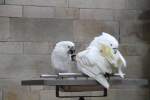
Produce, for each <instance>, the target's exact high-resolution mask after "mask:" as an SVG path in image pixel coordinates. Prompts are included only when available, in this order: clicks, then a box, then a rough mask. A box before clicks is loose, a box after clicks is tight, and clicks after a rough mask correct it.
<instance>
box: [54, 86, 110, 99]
mask: <svg viewBox="0 0 150 100" xmlns="http://www.w3.org/2000/svg"><path fill="white" fill-rule="evenodd" d="M61 87H62V86H60V85H57V86H56V97H59V98H75V97H106V96H107V89H106V88H103V90H100V91H103V94H102V95H99V96H87V95H84V96H83V95H82V96H79V95H77V96H61V95H60V89H61Z"/></svg>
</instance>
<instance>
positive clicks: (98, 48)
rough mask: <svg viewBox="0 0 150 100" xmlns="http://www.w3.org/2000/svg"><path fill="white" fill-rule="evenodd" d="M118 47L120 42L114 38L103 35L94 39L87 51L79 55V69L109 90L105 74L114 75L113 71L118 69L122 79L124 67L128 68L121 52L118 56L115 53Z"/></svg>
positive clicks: (77, 58)
mask: <svg viewBox="0 0 150 100" xmlns="http://www.w3.org/2000/svg"><path fill="white" fill-rule="evenodd" d="M103 45H105V46H106V49H108V51H106V53H107V55H105V54H103V53H104V51H102V50H103ZM118 46H119V44H118V41H117V40H116V39H115V38H114V37H113V36H111V35H109V34H107V33H102V35H100V36H98V37H96V38H94V40H93V41H92V42H91V43H90V45H89V46H88V48H87V49H86V50H84V51H81V52H79V53H78V54H77V57H76V60H77V66H78V69H79V70H80V71H81V72H83V73H84V74H86V75H88V76H90V77H92V78H94V79H95V80H97V81H98V82H99V83H100V84H102V85H103V86H104V87H105V88H107V89H108V88H109V83H108V82H107V80H106V78H105V77H104V74H105V73H110V74H111V73H113V69H114V68H116V69H118V73H119V75H120V76H121V77H122V78H123V76H124V74H123V73H122V71H121V68H122V66H126V62H125V59H124V58H123V56H122V55H121V53H120V52H119V51H118V52H117V53H116V54H115V53H114V52H113V48H115V49H117V48H118ZM104 50H105V49H104ZM118 61H119V63H118ZM114 66H115V67H114ZM116 74H117V73H116Z"/></svg>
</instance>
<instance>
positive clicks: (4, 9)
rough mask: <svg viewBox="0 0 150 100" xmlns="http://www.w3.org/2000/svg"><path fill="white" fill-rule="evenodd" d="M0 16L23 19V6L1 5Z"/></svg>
mask: <svg viewBox="0 0 150 100" xmlns="http://www.w3.org/2000/svg"><path fill="white" fill-rule="evenodd" d="M0 16H6V17H22V6H14V5H0Z"/></svg>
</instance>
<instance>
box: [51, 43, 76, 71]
mask: <svg viewBox="0 0 150 100" xmlns="http://www.w3.org/2000/svg"><path fill="white" fill-rule="evenodd" d="M74 53H75V44H74V43H73V42H71V41H61V42H58V43H56V46H55V48H54V50H53V51H52V54H51V63H52V66H53V67H54V69H55V72H56V73H57V74H58V73H72V70H73V67H74V66H75V63H74V61H73V56H74Z"/></svg>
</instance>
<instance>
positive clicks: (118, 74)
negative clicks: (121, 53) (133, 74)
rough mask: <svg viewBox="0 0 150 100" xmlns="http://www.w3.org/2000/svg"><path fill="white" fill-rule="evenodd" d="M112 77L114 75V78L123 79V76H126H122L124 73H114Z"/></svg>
mask: <svg viewBox="0 0 150 100" xmlns="http://www.w3.org/2000/svg"><path fill="white" fill-rule="evenodd" d="M114 75H115V76H120V77H121V78H124V76H125V75H126V74H124V73H115V74H114Z"/></svg>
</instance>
